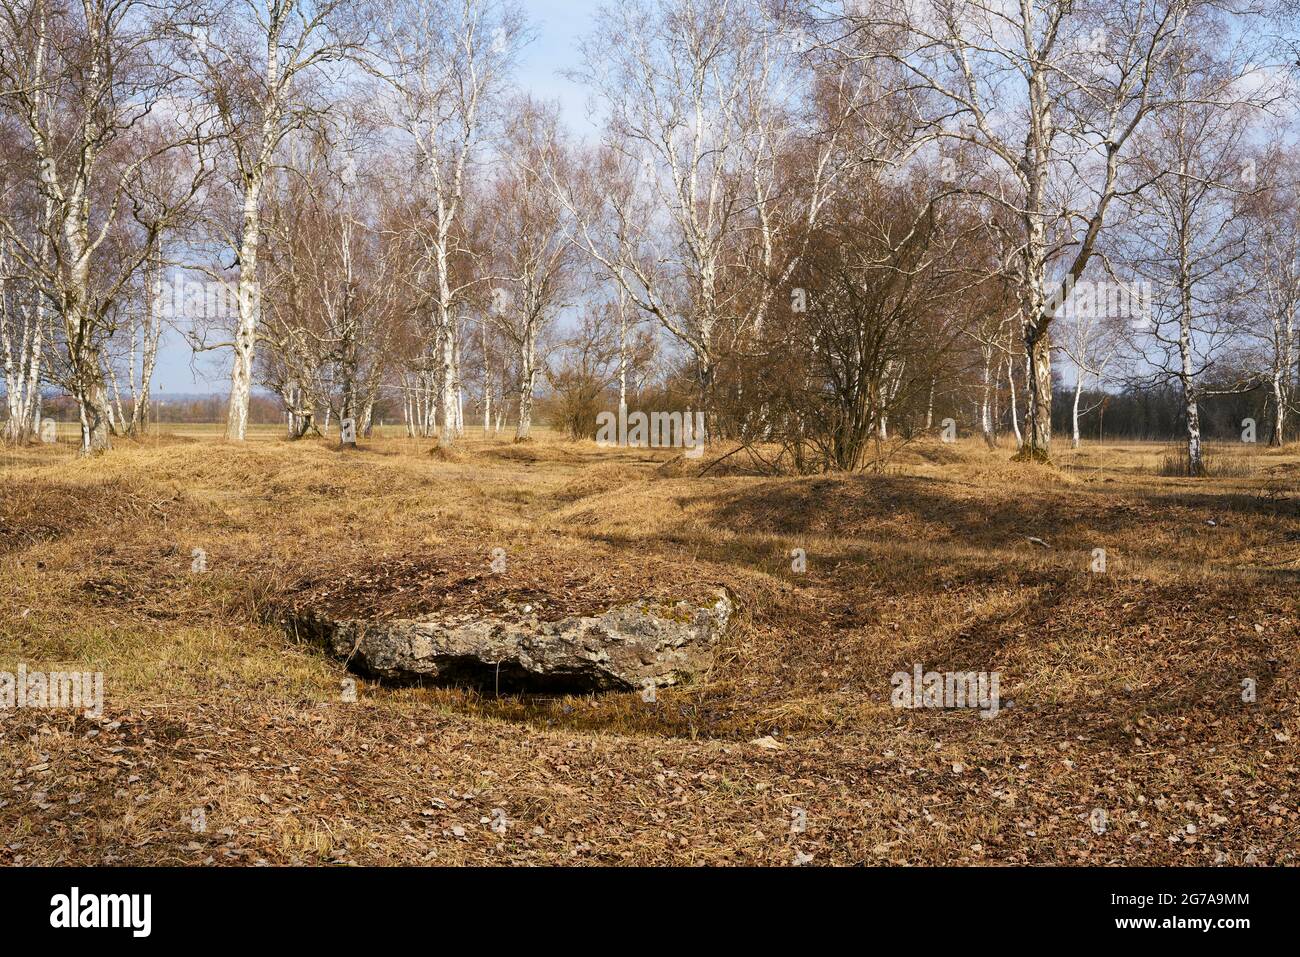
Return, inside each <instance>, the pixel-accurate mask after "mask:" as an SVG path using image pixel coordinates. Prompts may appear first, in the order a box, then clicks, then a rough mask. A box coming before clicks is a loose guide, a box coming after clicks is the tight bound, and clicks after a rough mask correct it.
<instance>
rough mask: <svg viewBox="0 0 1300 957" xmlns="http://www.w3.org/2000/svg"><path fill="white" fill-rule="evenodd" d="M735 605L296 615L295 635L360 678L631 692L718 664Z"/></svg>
mask: <svg viewBox="0 0 1300 957" xmlns="http://www.w3.org/2000/svg"><path fill="white" fill-rule="evenodd" d="M732 611H733V606H732V603H731V600H730V599H729V598H728V597H727V596H726V594H725V593H723V594H720V595H719V597H718V599H717V601H715V602H714V603H713V604H712V605H706V606H703V607H700V606H696V605H692V604H691V603H689V602H685V601H679V602H677V603H675V604H662V603H655V602H646V601H642V602H637V603H634V604H629V605H619V606H618V607H615V608H611V609H610V610H609V611H606V612H605V613H603V614H601V615H596V616H576V615H575V616H571V617H568V618H564V619H561V620H559V621H539V620H537V619H535V618H530V617H528V616H527V615H515V616H510V617H507V616H492V615H483V614H458V613H444V614H435V615H427V616H423V617H420V618H404V619H394V620H390V621H364V620H332V619H329V618H325V617H322V616H319V615H315V614H311V613H303V612H299V613H297V614H295V615H293V616H292V618H291V622H290V623H289V624H290V625H291V627H292V629H293V630H294V631H295V632H296V633H298V634H299V635H303V636H305V637H307V638H309V639H311V640H314V641H316V642H318V643H320V644H323V645H324V646H325V647H326V648H327V649H328V650H329V651H330V653H331V654H333V655H334V656H336V657H338V658H341V659H343V660H344V661H346V662H347V663H348V664H349V665H350V666H352V667H354V668H356V669H358V670H359V671H362V672H364V673H368V674H373V675H376V676H378V677H381V678H387V679H395V680H403V679H405V680H412V681H413V680H418V679H432V680H434V681H436V682H438V683H440V684H460V685H472V686H478V687H483V688H486V689H496V690H498V691H524V692H530V691H541V692H588V691H628V690H633V689H644V688H648V687H650V686H651V685H653V686H656V687H662V686H666V685H673V684H677V683H679V682H685V681H689V680H691V679H692V678H693V677H694V676H696V675H699V674H701V673H702V672H704V671H706V670H707V669H708V668H709V667H710V666H711V665H712V664H713V652H714V648H715V646H716V645H717V643H718V640H719V639H720V638H721V637H722V635H723V634H724V633H725V631H726V628H727V624H728V622H729V621H730V619H731V615H732Z"/></svg>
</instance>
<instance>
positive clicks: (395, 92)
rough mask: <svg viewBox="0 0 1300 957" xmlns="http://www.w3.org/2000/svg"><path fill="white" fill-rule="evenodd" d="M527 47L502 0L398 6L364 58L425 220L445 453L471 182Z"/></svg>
mask: <svg viewBox="0 0 1300 957" xmlns="http://www.w3.org/2000/svg"><path fill="white" fill-rule="evenodd" d="M524 39H525V28H524V24H523V20H522V17H521V15H520V13H519V12H518V9H517V8H516V7H515V6H514V5H513V4H511V3H509V2H503V0H397V2H395V3H394V4H392V5H391V7H390V13H389V14H388V16H387V17H385V18H384V19H383V22H382V24H381V27H380V38H379V41H378V42H377V44H376V48H375V50H374V52H373V56H371V57H370V58H369V60H368V66H369V68H370V69H371V71H372V72H373V73H375V74H376V75H377V76H379V77H380V78H381V79H382V80H383V81H384V82H385V84H386V85H387V87H388V89H389V92H390V94H391V97H390V103H389V106H390V110H391V120H390V121H391V123H392V125H393V127H394V128H395V129H396V130H397V131H398V132H399V133H400V134H401V135H402V138H403V139H404V141H405V142H406V144H407V145H408V146H409V147H410V148H411V149H412V150H413V152H414V155H415V158H416V161H415V176H416V180H417V182H416V191H417V193H418V194H419V197H420V199H421V200H422V203H423V206H424V209H425V212H426V214H427V218H428V221H427V222H417V223H415V224H414V226H415V229H416V232H417V237H418V241H419V243H420V244H421V245H422V247H423V252H424V257H425V265H426V267H427V270H428V272H427V279H426V281H425V283H424V289H423V290H422V292H423V294H424V296H423V298H424V300H425V302H426V304H427V309H428V311H429V317H428V323H429V330H428V335H429V337H430V338H431V339H432V340H433V345H434V347H435V348H436V349H437V352H438V355H437V361H438V377H439V381H438V389H439V393H440V394H439V402H438V404H439V407H440V414H441V419H442V427H441V430H440V433H439V443H440V444H442V445H444V446H451V445H453V444H454V442H455V439H456V435H457V433H458V431H459V423H460V395H459V389H458V386H459V382H460V369H459V363H458V356H459V343H458V329H459V327H458V323H457V315H456V310H457V308H458V305H459V304H460V303H461V302H462V301H463V299H464V297H465V295H466V294H467V292H468V291H469V290H470V288H471V287H472V286H473V285H474V284H475V283H476V282H477V277H475V276H472V275H464V274H463V273H461V274H458V272H457V270H456V268H455V267H456V259H457V257H458V255H459V254H461V253H463V252H464V251H465V246H464V243H463V241H462V237H461V235H460V233H459V230H460V228H461V226H462V218H463V216H464V214H465V209H464V205H465V202H466V193H467V189H468V185H469V184H468V182H467V174H468V171H469V168H470V164H471V163H472V162H473V160H474V157H475V155H476V154H477V152H478V151H479V149H480V147H481V146H482V141H483V138H484V133H485V127H486V125H487V123H488V121H489V120H490V119H491V110H492V108H493V106H494V99H495V98H496V97H497V96H499V94H500V92H501V89H502V86H503V84H504V82H505V80H506V79H507V76H508V72H509V69H510V66H511V64H512V62H513V60H514V57H515V55H516V53H517V50H518V47H519V46H520V44H521V43H522V42H523V40H524Z"/></svg>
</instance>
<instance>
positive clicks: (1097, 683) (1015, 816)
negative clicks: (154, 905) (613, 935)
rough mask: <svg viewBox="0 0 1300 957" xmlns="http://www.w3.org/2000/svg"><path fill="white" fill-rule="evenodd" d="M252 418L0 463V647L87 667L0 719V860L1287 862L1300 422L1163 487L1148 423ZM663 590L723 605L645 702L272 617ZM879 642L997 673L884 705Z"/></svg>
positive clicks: (1219, 454)
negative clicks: (680, 680)
mask: <svg viewBox="0 0 1300 957" xmlns="http://www.w3.org/2000/svg"><path fill="white" fill-rule="evenodd" d="M250 432H251V434H250V439H252V440H253V441H250V442H247V443H245V444H243V445H233V444H228V443H226V442H224V441H221V439H220V431H219V428H218V427H217V426H211V427H207V426H198V427H196V426H176V427H167V426H164V427H163V430H162V432H161V434H157V435H149V436H146V437H144V438H141V439H138V440H134V441H132V440H121V441H118V442H117V443H116V446H115V448H114V449H113V450H112V451H110V452H106V453H103V454H99V455H95V456H91V457H82V456H79V455H77V454H76V447H75V445H74V444H73V443H74V442H75V439H74V437H73V436H71V435H67V436H65V437H64V438H63V440H62V441H61V442H60V443H58V444H56V445H52V446H51V445H44V446H43V445H37V444H31V445H26V446H21V447H11V448H7V449H5V450H4V451H3V453H0V488H2V489H3V492H2V494H0V671H5V670H7V671H13V670H15V669H16V668H17V667H18V666H19V665H20V664H22V665H25V666H26V667H27V668H29V669H32V668H44V669H46V670H50V671H53V670H61V669H62V670H73V669H77V670H82V671H98V672H102V673H103V675H104V689H105V690H104V699H105V700H104V708H103V713H102V715H100V716H98V717H87V716H85V715H83V714H80V713H74V712H67V711H52V710H44V711H38V710H30V709H28V710H15V711H8V712H5V711H0V863H3V864H126V863H129V864H202V863H215V864H261V863H266V864H290V863H304V864H311V863H337V864H353V863H356V864H421V863H437V864H493V863H501V864H531V863H605V864H608V863H628V864H795V863H812V864H860V863H867V864H1016V863H1019V864H1049V863H1050V864H1128V865H1140V864H1153V865H1170V864H1173V865H1178V864H1260V865H1267V864H1288V863H1290V864H1294V863H1295V857H1296V849H1297V847H1300V810H1298V807H1297V805H1298V796H1300V778H1298V777H1297V764H1300V758H1298V756H1297V752H1296V745H1295V740H1296V736H1297V734H1298V733H1300V721H1298V720H1297V702H1298V701H1300V694H1298V693H1300V681H1298V680H1297V676H1298V673H1300V672H1298V669H1297V665H1298V663H1300V662H1298V657H1300V652H1298V649H1300V643H1297V624H1298V622H1300V603H1298V602H1297V597H1296V596H1297V583H1298V580H1300V491H1298V489H1297V477H1298V476H1300V447H1297V446H1289V447H1286V448H1284V449H1268V448H1265V447H1263V446H1245V445H1240V444H1237V445H1232V446H1227V445H1225V446H1216V447H1214V448H1213V449H1212V452H1213V458H1214V460H1215V461H1217V462H1219V463H1221V464H1222V466H1223V467H1222V468H1221V469H1220V470H1219V474H1218V475H1216V476H1212V477H1210V478H1207V479H1188V478H1178V477H1168V476H1163V475H1161V474H1160V471H1161V462H1162V459H1163V457H1164V456H1165V455H1166V454H1167V452H1168V448H1167V446H1164V445H1161V444H1158V443H1125V444H1106V445H1099V444H1096V443H1089V442H1085V443H1084V444H1083V446H1082V447H1081V448H1080V449H1079V450H1077V451H1074V450H1070V449H1069V448H1068V447H1067V446H1068V443H1059V446H1058V448H1057V449H1056V450H1055V452H1054V454H1055V464H1054V465H1053V466H1040V465H1022V464H1018V463H1013V462H1012V461H1011V456H1012V454H1013V453H1014V449H1013V448H1011V447H1010V446H1005V445H1004V446H1002V447H999V448H996V449H988V448H986V447H985V446H984V445H983V444H982V443H978V442H976V441H974V440H961V441H958V442H956V443H952V444H944V443H941V442H939V441H935V440H925V441H919V442H916V443H913V444H910V445H908V446H907V447H905V448H903V449H901V450H900V451H899V452H898V453H897V454H896V455H895V456H894V458H893V459H892V460H891V462H890V464H889V466H888V467H887V468H886V469H885V470H883V471H882V472H881V473H879V474H872V473H863V474H827V475H816V476H791V475H758V474H749V473H747V472H745V471H744V470H743V469H742V468H741V467H740V462H741V461H742V459H741V457H733V458H732V459H730V460H728V461H727V462H724V463H715V462H714V460H715V459H716V458H717V457H718V456H717V454H714V453H713V452H712V451H711V453H710V454H708V455H706V456H705V457H704V458H703V459H701V460H699V461H698V462H692V461H688V460H685V459H683V458H682V457H681V456H680V454H675V453H673V452H672V451H671V450H662V451H661V450H650V449H628V448H616V449H609V448H598V447H597V446H595V445H594V444H593V443H575V442H568V441H564V440H562V439H561V438H559V437H558V436H557V435H555V434H550V433H546V432H541V433H539V436H538V439H537V440H536V441H533V442H529V443H523V444H515V443H513V442H511V441H510V440H509V439H508V438H507V437H506V436H504V435H503V436H502V437H500V438H498V437H495V436H491V437H478V436H476V433H475V431H473V430H471V432H470V434H469V435H468V436H467V438H466V440H465V441H464V442H463V444H461V445H459V446H457V448H456V450H455V451H454V452H444V453H441V454H439V453H436V452H431V449H430V445H431V443H430V442H429V441H427V440H411V439H407V438H406V437H404V436H403V435H401V434H400V432H399V430H398V429H391V428H390V429H388V430H386V434H383V433H381V434H379V435H376V436H374V437H372V438H370V439H368V440H363V441H362V443H361V447H360V448H359V449H358V450H356V451H345V450H342V449H340V448H339V447H338V445H337V443H336V442H332V441H330V440H319V439H314V440H302V441H298V442H290V441H287V440H286V439H284V437H283V430H282V429H280V428H274V427H255V428H254V429H252V430H250ZM495 548H501V549H504V550H505V553H506V556H507V562H508V564H507V567H506V571H505V572H504V574H500V575H492V574H489V573H488V564H489V562H490V555H491V554H492V551H493V549H495ZM196 549H200V550H202V553H203V554H204V556H205V563H204V567H203V569H202V570H201V571H196V570H194V569H195V566H194V562H193V560H192V555H193V554H194V553H195V550H196ZM796 550H802V552H797V551H796ZM1098 550H1102V555H1101V561H1100V562H1099V557H1098V556H1099V553H1098ZM795 555H802V557H803V561H802V562H800V561H798V560H796V558H795V557H794V556H795ZM687 588H708V589H725V590H726V591H727V593H728V594H729V595H731V596H732V597H733V599H734V601H735V604H736V609H737V611H736V616H735V619H734V621H733V623H732V626H731V628H730V629H729V631H728V632H727V634H726V636H725V638H724V639H723V643H722V646H721V648H720V649H719V653H718V655H717V659H716V662H715V664H714V666H713V668H712V670H711V671H710V672H709V673H708V674H706V675H703V676H700V678H699V679H698V680H696V681H694V682H693V683H691V684H688V685H682V686H678V687H673V688H666V689H660V690H659V692H658V694H657V695H656V696H655V700H653V701H647V700H645V696H643V695H640V694H637V693H606V694H601V695H558V694H557V695H521V694H505V693H500V694H498V693H493V692H492V691H491V690H486V691H485V690H483V689H477V688H462V687H454V686H453V687H435V686H432V685H420V684H410V683H407V684H403V685H400V686H396V685H390V684H386V683H383V682H380V681H376V680H373V679H371V678H368V677H366V676H364V675H359V674H353V673H351V672H349V671H348V670H347V669H346V668H345V667H344V665H343V664H342V663H340V662H339V661H336V660H334V659H332V658H330V657H329V656H328V655H326V654H325V653H324V652H323V651H322V650H321V649H319V648H317V647H315V646H313V645H311V644H309V643H307V642H305V641H302V640H300V639H299V638H298V637H297V636H295V635H294V634H293V633H292V631H291V630H289V629H286V628H285V627H284V625H283V618H282V611H283V610H284V609H285V608H289V607H294V606H295V604H296V603H301V602H303V601H304V600H307V601H309V600H310V599H311V596H313V595H316V594H319V593H320V592H321V590H322V589H332V590H333V591H334V592H335V593H341V594H345V595H346V594H356V595H357V596H364V604H365V607H366V609H367V613H368V614H373V615H376V616H383V615H386V614H387V615H391V614H406V613H408V612H411V611H418V610H419V608H420V607H422V606H424V605H427V604H428V603H431V602H432V603H436V601H437V600H438V598H439V595H440V594H442V593H443V592H445V591H446V590H449V589H456V590H458V592H459V593H463V594H472V595H473V596H475V597H476V599H477V600H481V601H482V603H483V604H485V605H488V604H491V603H493V602H496V601H500V600H506V599H511V600H524V599H527V600H528V601H530V602H534V603H537V604H538V605H540V606H543V607H547V608H551V609H554V610H555V612H556V613H564V612H565V611H567V610H571V609H574V608H580V607H586V606H588V605H591V604H599V603H601V602H608V601H610V600H613V599H614V598H615V597H618V596H626V595H636V594H650V593H673V592H675V591H680V590H683V589H687ZM358 602H359V603H360V602H361V597H358ZM918 665H919V666H921V667H922V668H923V669H926V670H929V669H934V670H938V671H977V672H997V673H998V674H999V675H1000V694H1001V698H1002V707H1001V709H1000V710H999V712H998V713H997V715H996V717H995V718H992V719H989V718H985V717H981V715H980V713H979V712H978V711H977V710H973V709H969V708H967V709H961V708H932V709H931V708H921V709H907V708H898V707H895V706H893V703H891V692H892V691H893V690H894V688H893V686H892V685H891V676H893V675H895V674H896V673H898V672H900V671H903V672H910V671H911V670H912V669H913V668H914V667H915V666H918Z"/></svg>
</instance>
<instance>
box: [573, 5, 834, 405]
mask: <svg viewBox="0 0 1300 957" xmlns="http://www.w3.org/2000/svg"><path fill="white" fill-rule="evenodd" d="M582 50H583V58H584V67H583V68H582V70H580V71H578V73H577V75H578V76H580V77H581V78H582V79H584V80H585V81H586V82H587V83H589V84H590V85H591V86H592V87H593V89H594V90H595V91H596V93H597V94H598V96H599V97H600V100H601V102H602V103H603V104H604V106H605V107H606V110H607V112H608V130H607V135H606V137H605V141H604V144H603V149H602V152H601V154H600V156H599V158H598V159H597V160H595V161H593V163H592V166H591V168H590V170H589V172H588V174H587V176H586V178H585V183H586V186H587V190H588V192H587V201H586V202H584V201H582V200H578V199H571V200H570V207H571V209H572V210H573V212H574V213H575V214H578V215H580V216H581V223H580V227H579V233H578V236H579V240H580V241H581V242H582V244H583V246H584V248H585V249H586V250H587V251H588V252H589V254H590V255H591V256H592V257H593V258H594V259H595V260H596V261H597V262H598V263H599V266H600V268H601V270H602V271H603V272H604V273H606V274H608V275H610V276H612V277H614V279H615V281H616V282H617V283H618V284H619V285H620V286H621V287H622V289H623V291H624V292H625V293H626V294H627V296H628V298H629V299H630V300H631V303H632V305H633V307H634V308H635V309H637V310H638V311H639V312H640V313H642V314H644V315H647V316H652V317H654V318H655V319H656V320H657V321H658V322H660V323H661V324H662V325H663V327H664V328H665V329H666V330H667V331H668V332H669V333H670V334H671V335H672V336H673V337H674V338H675V339H677V340H678V341H679V342H680V343H682V344H683V345H685V346H686V347H687V348H688V349H689V350H690V353H691V355H692V357H693V359H694V361H695V365H696V370H697V375H698V384H699V392H700V402H701V405H702V407H703V408H704V409H705V411H706V416H707V418H708V419H713V415H712V409H713V401H712V396H713V390H714V380H715V375H716V370H717V365H718V358H719V357H718V350H719V348H720V344H719V342H718V335H719V333H720V331H721V330H722V329H723V328H724V326H730V327H731V332H732V337H733V339H734V338H735V336H736V335H737V334H738V333H740V332H741V331H748V330H752V329H753V328H754V327H755V326H758V325H761V323H762V322H763V318H764V316H765V315H766V313H767V310H768V308H769V307H770V305H771V303H772V301H773V297H774V296H775V295H776V294H777V291H778V290H780V289H783V288H784V284H785V280H787V279H788V278H789V276H790V274H791V273H792V271H793V270H794V269H795V268H796V266H797V264H798V255H797V251H798V250H799V249H800V248H801V247H800V246H799V245H798V244H794V243H789V242H787V241H786V240H787V238H788V236H789V234H790V233H791V232H793V231H796V230H805V231H807V230H810V229H811V228H812V226H813V225H815V223H816V220H817V216H818V215H819V213H820V211H821V209H822V208H823V206H824V203H825V201H826V198H827V196H828V194H829V192H830V190H831V188H832V185H833V184H834V182H835V176H836V173H837V172H838V167H836V165H835V162H834V161H835V159H836V158H837V157H838V156H839V154H838V152H837V150H836V145H837V134H838V130H832V131H830V132H829V133H828V134H826V135H823V136H821V137H818V138H815V139H813V146H812V148H810V149H807V150H806V152H805V153H804V155H803V156H802V157H801V159H802V161H803V163H804V169H803V176H802V177H801V178H800V181H799V182H798V183H797V188H795V187H796V183H795V182H794V181H792V180H790V179H788V178H787V177H786V175H785V174H786V173H787V172H788V170H789V167H788V166H786V165H783V164H784V163H785V162H786V161H787V160H788V159H789V157H790V156H791V155H792V153H795V152H797V151H798V150H799V149H800V148H803V147H807V146H808V142H807V141H803V142H800V141H798V137H797V136H796V135H795V133H794V131H795V130H796V129H797V126H796V124H794V123H792V122H791V119H792V116H791V112H790V110H791V109H792V108H793V107H792V101H793V100H795V99H797V98H798V96H799V95H800V93H805V94H806V93H807V92H808V91H807V89H806V88H805V87H801V85H800V77H801V76H802V75H803V71H802V68H801V65H800V57H799V49H798V46H797V44H796V45H794V46H792V45H791V44H790V43H789V41H788V40H786V39H783V38H782V36H781V34H780V30H779V25H778V24H776V23H774V22H773V21H771V20H768V19H766V18H765V17H764V16H763V14H762V12H761V11H760V10H758V9H757V8H756V7H755V6H754V5H752V4H749V3H743V2H741V0H622V2H619V3H618V4H616V5H614V6H613V7H610V8H607V9H605V10H603V11H602V12H601V14H600V15H599V16H598V18H597V22H596V25H595V28H594V30H593V33H592V35H591V36H590V37H589V38H588V39H587V40H586V41H585V42H584V43H583V47H582ZM848 98H849V99H851V98H852V97H851V96H849V97H848ZM593 197H594V198H595V199H596V202H592V201H591V199H592V198H593ZM584 214H585V215H584ZM781 253H784V254H785V255H780V254H781ZM708 427H709V429H710V430H712V429H714V428H715V427H716V423H713V422H711V423H710V425H709V426H708Z"/></svg>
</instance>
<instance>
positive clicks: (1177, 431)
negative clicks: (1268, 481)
mask: <svg viewBox="0 0 1300 957" xmlns="http://www.w3.org/2000/svg"><path fill="white" fill-rule="evenodd" d="M1073 407H1074V392H1073V390H1069V389H1059V390H1057V391H1056V394H1055V396H1054V397H1053V402H1052V431H1053V432H1055V433H1056V434H1057V435H1060V436H1066V437H1068V436H1069V435H1070V433H1071V428H1072V423H1071V414H1072V410H1073ZM1184 408H1185V403H1184V402H1183V398H1182V393H1181V391H1180V390H1179V389H1178V387H1177V386H1174V385H1170V386H1156V387H1148V388H1138V387H1131V388H1128V389H1125V390H1123V391H1121V392H1101V391H1095V390H1093V391H1085V392H1084V393H1083V396H1082V398H1081V399H1080V402H1079V409H1080V416H1079V433H1080V435H1081V436H1082V437H1083V438H1084V439H1085V440H1088V439H1091V440H1093V441H1096V440H1097V439H1098V438H1100V439H1102V440H1103V441H1104V440H1106V439H1146V440H1155V441H1164V440H1173V439H1182V438H1185V437H1186V434H1187V422H1186V418H1185V414H1184ZM1085 410H1086V412H1085ZM1200 413H1201V432H1202V433H1203V434H1204V436H1205V438H1206V439H1211V440H1215V439H1217V440H1240V439H1241V434H1242V429H1243V426H1242V420H1244V419H1248V418H1249V419H1254V420H1255V423H1256V439H1257V441H1259V442H1261V443H1266V442H1267V441H1268V439H1269V429H1270V423H1271V422H1272V397H1271V395H1270V394H1269V392H1268V390H1267V389H1266V388H1265V387H1264V386H1259V387H1258V388H1255V389H1253V390H1251V391H1249V392H1241V393H1237V394H1235V395H1212V396H1206V397H1204V398H1202V399H1201V400H1200Z"/></svg>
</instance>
